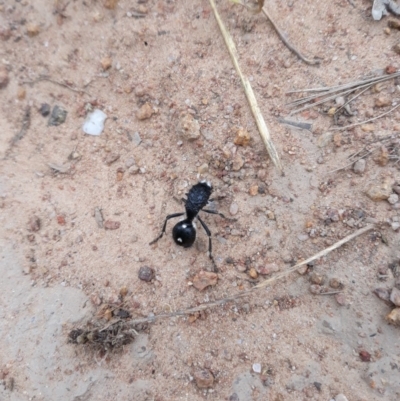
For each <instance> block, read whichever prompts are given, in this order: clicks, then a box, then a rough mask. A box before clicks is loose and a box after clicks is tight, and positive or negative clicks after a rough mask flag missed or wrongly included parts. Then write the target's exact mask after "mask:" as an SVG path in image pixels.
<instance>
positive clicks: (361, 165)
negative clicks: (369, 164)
mask: <svg viewBox="0 0 400 401" xmlns="http://www.w3.org/2000/svg"><path fill="white" fill-rule="evenodd" d="M365 165H366V161H365V159H360V160H357V161H356V162H355V163H354V166H353V171H354V172H355V173H356V174H362V173H363V172H364V171H365Z"/></svg>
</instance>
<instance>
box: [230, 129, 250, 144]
mask: <svg viewBox="0 0 400 401" xmlns="http://www.w3.org/2000/svg"><path fill="white" fill-rule="evenodd" d="M250 139H251V138H250V134H249V133H248V132H247V131H246V130H245V129H243V128H239V129H238V130H237V132H236V137H235V139H234V141H233V142H234V144H235V145H237V146H247V145H248V144H249V142H250Z"/></svg>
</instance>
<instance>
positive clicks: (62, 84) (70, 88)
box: [23, 77, 91, 96]
mask: <svg viewBox="0 0 400 401" xmlns="http://www.w3.org/2000/svg"><path fill="white" fill-rule="evenodd" d="M40 81H48V82H51V83H52V84H55V85H59V86H63V87H64V88H67V89H69V90H71V91H73V92H77V93H85V94H86V95H88V96H91V95H90V93H89V92H87V91H85V90H84V89H75V88H73V87H72V86H69V85H67V84H64V83H63V82H59V81H55V80H54V79H51V78H47V77H39V78H37V79H35V80H34V81H24V82H23V84H35V83H36V82H40Z"/></svg>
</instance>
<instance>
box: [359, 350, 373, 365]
mask: <svg viewBox="0 0 400 401" xmlns="http://www.w3.org/2000/svg"><path fill="white" fill-rule="evenodd" d="M358 355H360V359H361V360H362V361H363V362H371V354H370V353H369V352H368V351H365V350H361V351H360V352H359V353H358Z"/></svg>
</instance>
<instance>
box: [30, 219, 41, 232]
mask: <svg viewBox="0 0 400 401" xmlns="http://www.w3.org/2000/svg"><path fill="white" fill-rule="evenodd" d="M40 227H41V221H40V219H39V217H36V216H32V217H31V218H30V219H29V223H28V230H29V231H33V232H37V231H39V230H40Z"/></svg>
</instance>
